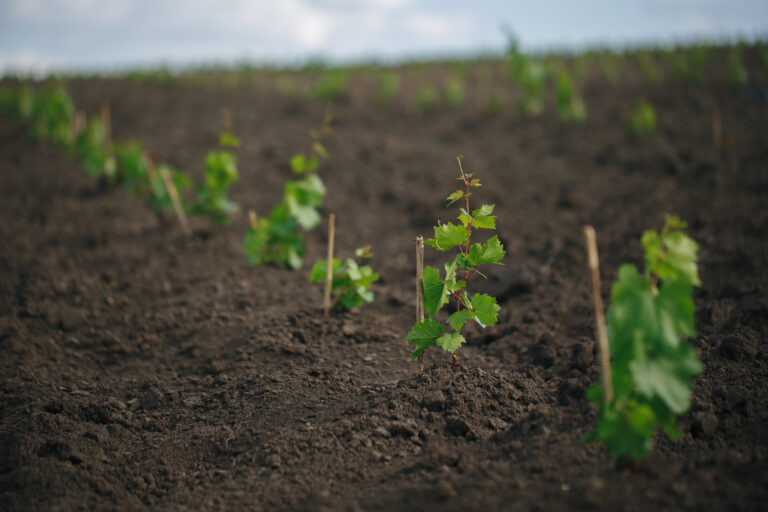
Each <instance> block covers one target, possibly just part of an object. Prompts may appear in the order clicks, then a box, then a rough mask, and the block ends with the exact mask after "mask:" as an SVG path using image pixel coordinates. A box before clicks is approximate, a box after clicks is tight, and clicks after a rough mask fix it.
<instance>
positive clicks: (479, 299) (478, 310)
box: [471, 293, 501, 327]
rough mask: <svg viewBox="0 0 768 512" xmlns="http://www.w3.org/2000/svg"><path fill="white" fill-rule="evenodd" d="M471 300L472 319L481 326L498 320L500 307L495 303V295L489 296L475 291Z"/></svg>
mask: <svg viewBox="0 0 768 512" xmlns="http://www.w3.org/2000/svg"><path fill="white" fill-rule="evenodd" d="M471 302H472V313H473V316H474V319H475V321H476V322H477V323H478V324H480V325H481V326H482V327H488V326H490V325H493V324H495V323H496V322H497V321H498V318H499V311H500V310H501V308H500V307H499V305H498V304H496V297H491V296H490V295H488V294H485V293H476V294H475V295H473V296H472V301H471Z"/></svg>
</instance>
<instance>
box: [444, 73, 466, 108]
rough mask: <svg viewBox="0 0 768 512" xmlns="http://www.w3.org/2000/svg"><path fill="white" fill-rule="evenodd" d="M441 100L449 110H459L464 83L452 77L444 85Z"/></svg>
mask: <svg viewBox="0 0 768 512" xmlns="http://www.w3.org/2000/svg"><path fill="white" fill-rule="evenodd" d="M443 100H444V101H445V104H446V105H448V106H449V107H451V108H459V107H460V106H461V105H462V104H463V103H464V83H463V82H462V80H461V79H460V78H459V77H453V78H451V79H450V80H448V82H447V83H446V84H445V87H444V88H443Z"/></svg>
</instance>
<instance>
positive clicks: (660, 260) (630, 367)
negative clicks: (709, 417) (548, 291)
mask: <svg viewBox="0 0 768 512" xmlns="http://www.w3.org/2000/svg"><path fill="white" fill-rule="evenodd" d="M685 227H686V225H685V223H684V222H682V221H681V220H680V219H679V218H677V217H674V216H668V217H667V219H666V222H665V225H664V227H663V228H662V230H661V232H657V231H654V230H649V231H646V232H645V233H644V234H643V237H642V244H643V247H644V248H645V261H646V267H645V272H644V273H643V274H641V273H640V272H639V271H638V269H637V267H636V266H635V265H632V264H624V265H622V266H621V267H620V268H619V277H618V279H617V280H616V282H614V284H613V289H612V291H611V306H610V308H609V309H608V313H607V331H608V340H609V343H610V353H611V375H612V379H611V380H612V388H613V398H612V399H611V401H610V402H609V403H605V401H604V398H603V396H604V395H603V390H602V386H601V385H599V384H598V385H596V386H593V387H592V388H590V389H589V390H588V391H587V397H588V398H589V400H590V401H592V402H594V403H595V404H597V405H598V406H599V407H600V411H599V414H598V423H597V427H596V428H595V430H594V431H592V432H591V433H590V434H588V435H587V437H586V438H585V440H586V441H587V442H592V441H602V442H603V443H604V444H605V446H606V447H607V448H608V450H609V451H610V453H611V455H612V456H613V457H614V458H619V457H621V458H626V459H630V460H634V461H639V460H641V459H644V458H645V457H646V456H647V455H648V453H649V451H650V450H651V448H652V445H653V444H652V443H653V436H654V434H655V432H656V430H657V429H658V428H659V427H660V428H661V429H662V430H663V431H664V432H665V433H666V434H667V435H668V436H669V437H670V438H672V439H675V438H677V437H679V436H681V435H682V432H680V430H678V429H677V428H676V427H675V422H676V419H677V415H679V414H683V413H684V412H685V411H687V410H688V408H689V406H690V403H691V399H690V395H691V380H692V378H693V377H695V376H696V375H699V374H700V373H701V372H702V369H703V368H702V364H701V361H700V360H699V357H698V355H697V354H696V352H695V351H694V350H693V348H692V347H691V346H690V344H689V343H687V342H686V341H685V339H686V338H690V337H693V336H695V335H696V331H695V329H694V309H695V308H694V303H693V297H692V296H693V289H694V287H695V286H699V285H700V284H701V282H700V281H699V275H698V270H697V265H696V261H697V251H698V245H697V244H696V242H695V241H693V240H692V239H691V238H689V237H688V236H687V235H686V234H685V233H684V232H683V229H684V228H685Z"/></svg>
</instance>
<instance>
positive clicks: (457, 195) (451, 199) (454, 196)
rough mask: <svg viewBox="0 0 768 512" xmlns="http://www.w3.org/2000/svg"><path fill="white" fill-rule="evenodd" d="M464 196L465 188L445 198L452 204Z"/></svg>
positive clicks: (449, 204)
mask: <svg viewBox="0 0 768 512" xmlns="http://www.w3.org/2000/svg"><path fill="white" fill-rule="evenodd" d="M463 198H464V191H463V190H457V191H456V192H454V193H452V194H451V195H449V196H448V197H446V198H445V199H446V200H448V206H451V205H452V204H453V203H455V202H456V201H458V200H459V199H463Z"/></svg>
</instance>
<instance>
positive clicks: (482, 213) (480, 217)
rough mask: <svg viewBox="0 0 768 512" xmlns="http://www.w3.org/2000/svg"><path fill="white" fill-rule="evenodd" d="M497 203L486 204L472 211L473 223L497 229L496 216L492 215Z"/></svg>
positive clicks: (481, 226)
mask: <svg viewBox="0 0 768 512" xmlns="http://www.w3.org/2000/svg"><path fill="white" fill-rule="evenodd" d="M495 207H496V205H493V204H484V205H483V206H481V207H480V208H478V209H477V210H474V211H473V212H472V225H473V226H474V227H476V228H484V229H496V216H495V215H491V214H492V213H493V209H494V208H495Z"/></svg>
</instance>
